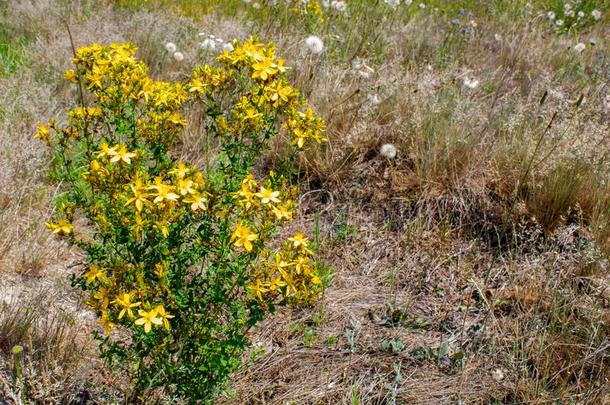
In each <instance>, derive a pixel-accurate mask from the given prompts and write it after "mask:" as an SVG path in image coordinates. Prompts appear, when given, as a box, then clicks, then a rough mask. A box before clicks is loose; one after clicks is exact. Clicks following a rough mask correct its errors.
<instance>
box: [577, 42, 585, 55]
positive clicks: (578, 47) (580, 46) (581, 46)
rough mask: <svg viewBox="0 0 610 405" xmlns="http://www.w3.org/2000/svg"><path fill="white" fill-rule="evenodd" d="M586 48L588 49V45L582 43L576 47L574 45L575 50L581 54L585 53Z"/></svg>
mask: <svg viewBox="0 0 610 405" xmlns="http://www.w3.org/2000/svg"><path fill="white" fill-rule="evenodd" d="M585 48H586V45H585V44H583V43H582V42H579V43H577V44H576V45H574V50H575V51H576V52H578V53H581V52H582V51H584V50H585Z"/></svg>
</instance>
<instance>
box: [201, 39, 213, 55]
mask: <svg viewBox="0 0 610 405" xmlns="http://www.w3.org/2000/svg"><path fill="white" fill-rule="evenodd" d="M200 47H201V49H203V50H204V51H210V52H212V51H215V50H216V41H214V39H212V38H211V37H210V38H208V39H205V40H204V41H203V42H202V43H201V45H200Z"/></svg>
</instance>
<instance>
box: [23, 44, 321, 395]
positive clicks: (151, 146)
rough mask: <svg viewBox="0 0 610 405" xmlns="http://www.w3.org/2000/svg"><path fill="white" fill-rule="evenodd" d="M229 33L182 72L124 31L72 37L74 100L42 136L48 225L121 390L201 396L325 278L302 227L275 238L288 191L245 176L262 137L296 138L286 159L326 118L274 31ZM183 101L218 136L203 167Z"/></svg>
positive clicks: (290, 205) (278, 181)
mask: <svg viewBox="0 0 610 405" xmlns="http://www.w3.org/2000/svg"><path fill="white" fill-rule="evenodd" d="M234 45H235V46H234V49H233V50H232V51H229V50H227V51H225V52H224V53H222V54H221V55H220V56H219V57H218V59H217V64H216V65H214V66H211V65H205V66H200V67H197V68H196V69H195V70H194V72H193V76H192V79H191V80H190V82H188V83H183V84H181V83H168V82H163V81H155V80H152V79H151V78H150V77H149V76H148V74H147V67H146V66H145V65H144V63H142V62H141V61H139V60H137V59H136V57H135V52H136V48H135V47H134V46H133V45H131V44H127V45H121V44H111V45H109V46H100V45H98V44H93V45H92V46H90V47H84V48H80V49H78V50H77V51H76V54H75V58H74V60H73V63H74V65H75V68H74V69H70V70H68V71H67V72H66V73H65V78H66V79H67V80H69V81H71V82H73V83H75V84H76V85H77V87H78V89H79V91H80V103H81V105H80V106H79V107H78V108H76V109H74V110H72V111H70V112H69V113H68V118H67V122H66V123H65V124H63V125H60V124H59V123H58V122H57V121H55V120H52V121H51V122H50V123H48V124H47V125H40V126H39V128H38V132H37V133H36V134H35V137H37V138H40V139H41V140H43V141H44V142H45V143H46V144H47V145H48V146H49V148H50V151H51V154H52V162H51V178H52V179H53V180H55V181H57V182H59V183H60V184H61V189H62V194H60V195H59V196H58V197H57V199H56V206H57V214H56V218H55V219H54V220H53V221H50V222H48V223H47V226H48V227H49V228H50V229H51V230H52V231H53V233H55V234H57V235H59V236H61V237H64V238H65V239H66V240H67V241H68V242H69V243H71V244H73V245H75V246H77V247H79V248H81V249H82V250H83V251H84V252H85V253H86V256H87V265H86V267H85V268H84V269H83V271H82V272H81V273H80V274H78V275H76V276H75V277H74V280H73V282H74V284H75V285H78V286H79V287H80V288H81V289H82V290H83V291H84V292H85V294H86V297H87V298H86V303H87V304H88V305H89V306H90V307H91V308H92V309H93V310H94V311H95V312H96V313H97V314H98V315H99V321H100V324H101V325H102V326H103V329H104V332H105V333H101V331H100V332H97V333H96V337H97V338H98V339H99V341H100V350H101V354H102V357H103V358H105V359H107V360H108V362H109V363H110V364H111V365H115V366H117V367H120V368H122V369H123V370H125V371H126V372H128V373H129V375H130V376H132V383H133V384H132V385H133V392H132V393H131V398H130V399H129V400H130V401H138V400H140V399H141V395H142V393H143V392H145V391H146V390H147V389H149V388H154V387H163V388H164V389H165V391H166V392H167V393H169V394H171V395H172V396H174V397H176V398H190V399H194V398H196V399H205V400H206V401H210V400H211V398H212V397H213V394H214V393H215V392H216V391H217V390H218V387H219V385H220V384H221V383H222V382H224V381H226V380H227V378H228V376H229V375H230V373H231V372H232V371H234V370H235V369H236V367H237V366H238V364H239V359H240V357H241V352H242V349H243V348H244V347H245V346H246V345H247V344H248V338H247V333H248V331H249V329H250V328H252V327H253V326H254V325H255V324H256V323H257V322H258V321H260V320H261V319H263V318H264V317H265V315H266V314H268V313H269V312H271V311H273V310H274V308H275V307H277V306H278V305H285V304H290V303H294V304H299V303H311V302H312V301H313V300H314V299H315V298H316V297H317V296H318V295H319V294H320V292H321V291H322V288H323V285H324V281H325V277H326V271H325V270H324V267H323V266H321V265H320V264H318V263H317V262H315V261H314V260H313V258H312V250H311V247H310V244H309V241H308V240H307V238H306V237H305V236H304V235H303V234H301V233H298V234H296V235H294V236H292V237H290V238H288V239H287V240H286V241H285V242H283V243H280V245H279V246H276V247H275V249H273V248H272V244H271V241H272V236H273V235H274V232H276V230H277V229H278V227H280V226H282V225H283V224H284V223H285V222H287V221H289V220H290V219H291V218H292V215H293V211H294V209H295V208H296V203H295V201H294V200H293V198H294V194H295V192H296V190H295V189H294V188H293V187H289V185H288V184H287V180H286V179H285V178H284V177H282V176H279V175H276V174H274V173H271V174H270V175H269V176H268V177H267V178H266V179H263V180H260V181H258V180H256V179H255V176H254V175H253V173H252V168H253V166H254V164H255V163H256V161H257V158H258V157H259V156H260V154H261V153H262V151H263V150H264V149H265V148H266V147H267V144H268V142H269V140H270V138H272V137H274V136H277V135H280V134H286V135H288V136H290V138H291V142H290V144H291V146H292V155H291V158H292V159H293V158H294V156H295V154H296V153H297V151H298V150H299V149H301V148H303V147H305V146H306V145H307V144H308V143H310V142H311V141H314V142H322V141H324V136H323V130H324V123H323V121H322V120H321V119H320V118H318V117H317V116H315V115H314V113H313V111H312V110H311V109H310V108H308V107H307V106H306V103H305V101H304V99H303V98H302V97H301V96H300V94H299V92H298V91H297V90H296V89H295V88H293V87H291V86H290V85H289V84H288V81H287V78H286V75H285V71H286V69H287V67H285V66H284V60H282V59H280V58H277V57H276V55H275V48H274V47H273V45H272V44H267V45H264V44H260V43H256V42H255V40H253V39H250V40H248V41H246V42H245V43H243V44H238V43H234ZM187 105H190V106H191V107H192V108H193V111H201V112H202V116H201V121H202V123H203V124H202V125H203V127H204V129H205V131H207V132H208V133H209V134H211V135H213V136H214V137H215V138H216V139H217V140H218V143H219V146H220V150H221V151H220V153H219V155H218V157H217V159H216V160H215V161H214V162H209V164H208V165H207V166H208V167H206V168H197V167H194V166H192V165H190V164H188V163H187V162H184V161H180V160H179V159H178V158H177V156H176V154H175V153H174V152H175V150H174V149H175V144H176V141H177V136H178V135H179V133H180V131H181V130H182V129H183V128H184V127H185V126H186V125H187V121H186V120H185V119H184V117H183V116H182V114H181V112H180V111H181V110H182V109H184V108H185V107H186V106H187ZM292 159H291V161H292Z"/></svg>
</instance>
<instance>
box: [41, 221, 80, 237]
mask: <svg viewBox="0 0 610 405" xmlns="http://www.w3.org/2000/svg"><path fill="white" fill-rule="evenodd" d="M45 226H46V227H47V228H48V229H50V230H51V231H53V233H56V234H59V235H68V234H70V233H72V230H73V229H74V225H72V224H71V223H69V222H68V221H66V220H65V219H60V220H59V221H57V222H46V223H45Z"/></svg>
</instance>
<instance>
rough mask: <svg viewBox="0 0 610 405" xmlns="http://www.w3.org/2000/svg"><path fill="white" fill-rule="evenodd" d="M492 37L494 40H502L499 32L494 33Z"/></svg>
mask: <svg viewBox="0 0 610 405" xmlns="http://www.w3.org/2000/svg"><path fill="white" fill-rule="evenodd" d="M494 39H495V40H496V41H498V42H500V41H502V35H500V34H495V35H494Z"/></svg>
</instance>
